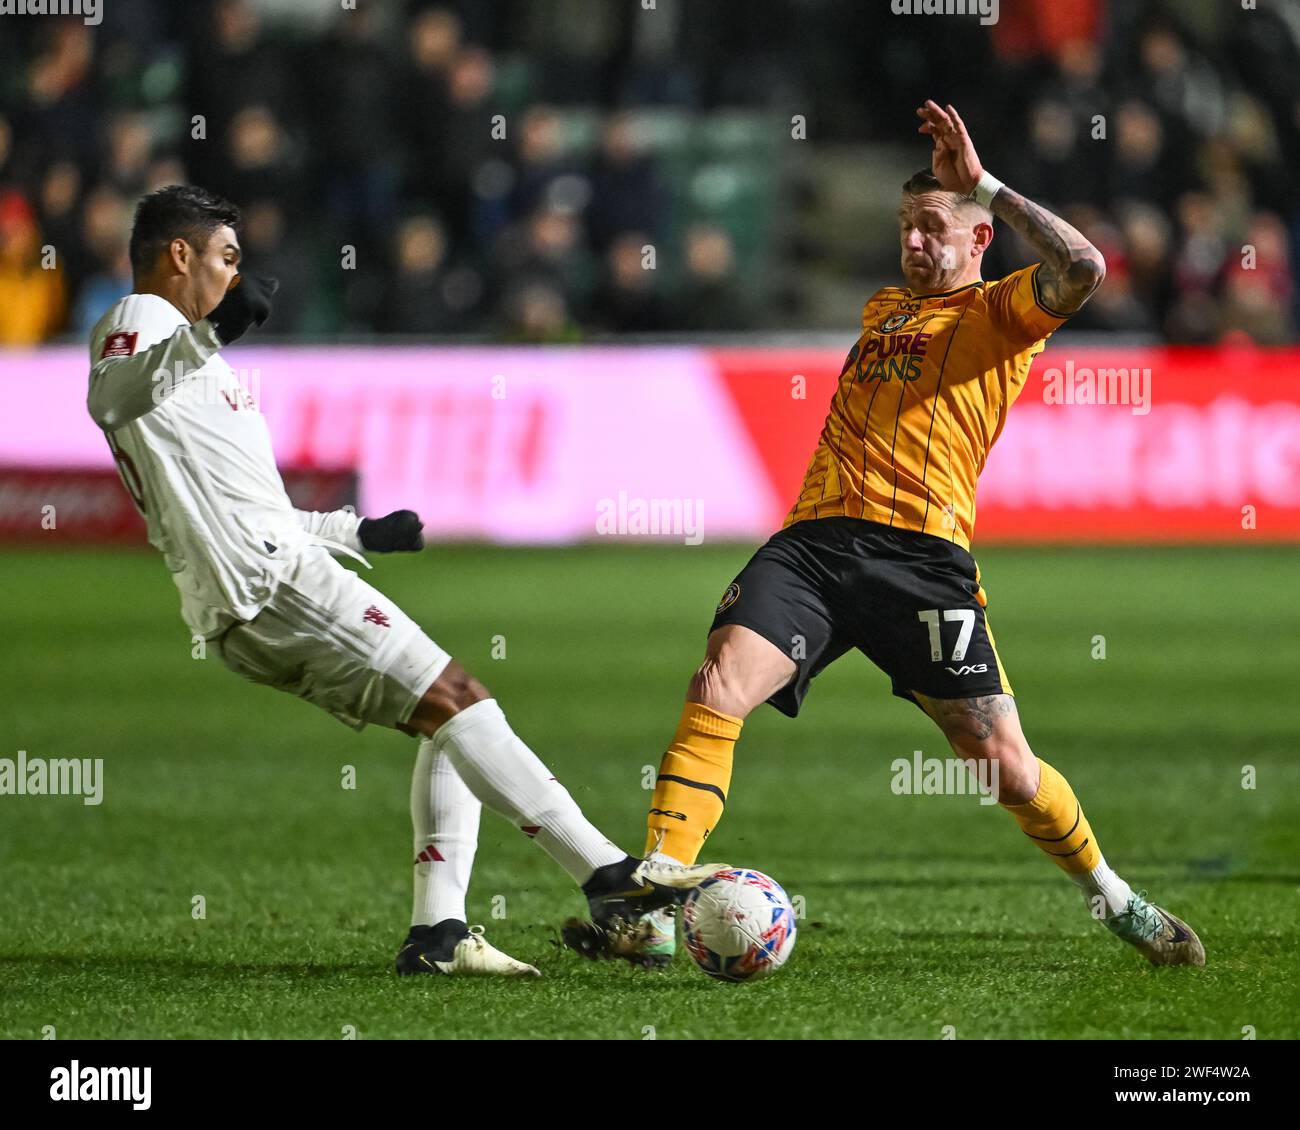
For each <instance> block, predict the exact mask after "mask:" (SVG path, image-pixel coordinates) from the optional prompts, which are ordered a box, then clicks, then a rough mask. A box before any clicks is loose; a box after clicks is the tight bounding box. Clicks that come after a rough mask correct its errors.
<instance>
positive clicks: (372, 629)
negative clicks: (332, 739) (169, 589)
mask: <svg viewBox="0 0 1300 1130" xmlns="http://www.w3.org/2000/svg"><path fill="white" fill-rule="evenodd" d="M215 643H216V646H217V650H218V652H219V654H220V655H221V659H222V661H223V662H224V663H225V664H226V666H227V667H229V668H230V669H231V670H232V671H234V672H235V673H236V674H239V675H243V676H244V678H246V679H250V680H252V681H253V682H254V683H262V684H264V685H266V686H270V687H275V688H276V689H277V690H282V691H288V692H289V693H290V694H296V695H297V696H298V697H299V698H305V699H306V700H307V701H308V702H314V703H315V704H316V705H317V706H319V707H320V708H321V709H322V710H327V711H329V713H331V714H332V715H334V717H335V718H337V719H338V720H339V721H340V722H343V723H345V724H346V725H348V726H351V727H352V728H353V729H354V730H363V729H365V728H366V726H367V725H370V724H375V725H381V726H389V727H391V726H394V725H395V724H396V723H398V722H405V721H406V720H407V719H408V718H410V716H411V712H412V711H413V710H414V709H415V705H416V703H417V702H419V701H420V698H421V696H422V695H423V694H424V692H425V691H426V690H428V689H429V687H430V685H431V684H432V683H433V682H434V680H436V679H437V678H438V676H439V675H441V674H442V672H443V669H444V668H445V667H446V666H447V664H448V663H449V662H451V656H450V655H448V654H447V653H446V652H445V651H443V650H442V648H440V647H439V646H438V645H437V644H436V643H434V642H433V640H431V639H429V637H428V636H426V635H425V634H424V631H423V630H422V629H421V628H420V625H419V624H417V623H416V622H415V621H414V620H412V619H411V618H410V617H409V616H408V615H407V614H406V613H405V612H403V611H402V610H401V609H400V608H398V607H397V605H396V604H395V603H394V602H393V601H391V600H389V599H388V597H386V596H384V594H383V593H381V592H380V591H379V590H378V589H376V588H374V587H373V586H372V585H369V584H367V583H366V582H365V581H363V580H362V579H361V578H360V577H358V576H357V575H356V574H355V573H353V572H352V571H351V570H348V569H345V568H343V566H342V565H340V564H339V563H338V562H337V561H335V560H334V558H332V557H331V556H330V555H329V553H328V552H327V551H326V550H325V549H323V548H321V547H320V546H310V547H308V548H306V549H304V550H303V551H302V553H301V555H300V557H299V560H298V563H297V564H296V565H295V566H294V568H293V570H292V572H290V573H289V574H288V575H287V576H286V577H285V578H284V579H283V580H282V581H281V582H280V585H279V586H278V587H277V589H276V590H275V594H274V595H273V596H272V597H271V600H270V602H269V603H268V604H267V605H266V607H265V608H263V609H262V611H261V612H259V613H258V614H257V616H256V617H254V618H253V619H252V620H249V621H247V622H245V623H240V624H235V625H233V626H232V627H231V628H229V629H228V630H227V631H226V632H225V633H224V634H222V635H221V636H219V637H217V639H216V641H215Z"/></svg>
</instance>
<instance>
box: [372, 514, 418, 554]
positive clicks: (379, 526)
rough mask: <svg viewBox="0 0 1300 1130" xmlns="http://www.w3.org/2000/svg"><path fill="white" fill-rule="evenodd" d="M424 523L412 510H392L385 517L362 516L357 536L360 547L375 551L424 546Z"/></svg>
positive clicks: (413, 549)
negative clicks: (422, 531)
mask: <svg viewBox="0 0 1300 1130" xmlns="http://www.w3.org/2000/svg"><path fill="white" fill-rule="evenodd" d="M422 529H424V523H423V522H421V521H420V516H419V515H418V514H417V513H416V512H415V511H414V510H394V511H393V512H392V513H391V514H389V515H388V516H387V517H385V518H362V519H361V525H359V526H358V527H357V538H358V539H359V540H360V542H361V548H362V549H370V550H374V552H376V553H393V552H394V551H396V550H410V551H415V550H417V549H423V548H424V535H423V534H421V533H420V531H421V530H422Z"/></svg>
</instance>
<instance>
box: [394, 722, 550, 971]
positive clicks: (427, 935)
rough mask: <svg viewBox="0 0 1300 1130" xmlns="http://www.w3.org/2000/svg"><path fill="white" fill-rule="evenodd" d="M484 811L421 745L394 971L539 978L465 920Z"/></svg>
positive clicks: (444, 760) (428, 743)
mask: <svg viewBox="0 0 1300 1130" xmlns="http://www.w3.org/2000/svg"><path fill="white" fill-rule="evenodd" d="M482 810H483V806H482V805H481V804H480V803H479V801H478V798H477V797H475V796H474V794H473V793H472V792H470V791H469V788H468V787H467V786H466V784H465V782H464V781H462V780H461V779H460V776H459V774H458V773H457V772H456V769H455V767H454V766H453V765H452V763H451V759H450V758H449V757H448V756H447V755H446V754H445V753H440V752H439V751H438V750H437V749H435V748H434V745H433V741H432V739H430V738H422V739H421V740H420V752H419V755H418V756H417V757H416V759H415V770H414V772H413V773H412V775H411V826H412V828H413V829H414V833H415V844H414V848H413V850H414V852H415V864H414V866H415V890H414V898H413V902H412V907H411V931H410V933H409V934H407V936H406V940H405V941H404V942H403V943H402V948H401V949H400V950H399V951H398V954H397V972H398V973H401V974H407V973H450V974H453V975H457V976H464V975H482V974H496V975H498V976H504V977H521V976H533V977H535V976H538V971H537V970H536V969H535V968H534V967H533V966H531V965H527V964H525V963H524V962H522V961H516V960H515V959H514V958H513V957H510V956H509V955H507V954H504V953H502V952H501V951H500V950H498V949H496V948H495V947H494V946H492V945H491V944H490V943H489V942H488V941H487V939H485V938H484V937H483V936H482V935H483V928H482V927H481V926H479V927H470V926H469V925H468V923H467V922H466V915H465V895H466V892H467V891H468V890H469V878H470V873H471V872H472V871H473V869H474V855H475V852H476V851H477V850H478V827H479V816H480V814H481V812H482Z"/></svg>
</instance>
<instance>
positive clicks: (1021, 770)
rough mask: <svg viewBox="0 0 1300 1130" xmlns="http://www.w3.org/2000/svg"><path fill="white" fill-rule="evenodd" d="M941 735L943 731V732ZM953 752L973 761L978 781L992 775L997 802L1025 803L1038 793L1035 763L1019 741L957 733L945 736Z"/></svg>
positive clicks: (1023, 744)
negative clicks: (979, 778)
mask: <svg viewBox="0 0 1300 1130" xmlns="http://www.w3.org/2000/svg"><path fill="white" fill-rule="evenodd" d="M945 733H947V731H946V730H945ZM948 741H949V744H950V745H951V746H952V750H953V752H954V753H955V754H956V755H957V756H958V757H960V758H961V759H962V760H963V761H972V762H975V764H976V766H977V771H978V773H979V774H980V776H981V779H983V780H988V779H989V777H990V775H994V774H995V777H994V786H995V791H996V793H997V798H998V801H999V802H1000V803H1002V804H1027V803H1028V802H1029V801H1031V800H1033V799H1034V795H1035V794H1036V793H1037V792H1038V761H1037V759H1036V758H1035V757H1034V754H1033V751H1032V750H1031V749H1030V748H1029V746H1028V745H1026V744H1025V743H1024V741H1023V740H1020V741H1017V740H1015V739H1014V738H1010V737H1003V736H990V737H985V738H980V737H976V736H974V735H972V734H970V733H969V732H965V731H961V732H957V733H949V734H948Z"/></svg>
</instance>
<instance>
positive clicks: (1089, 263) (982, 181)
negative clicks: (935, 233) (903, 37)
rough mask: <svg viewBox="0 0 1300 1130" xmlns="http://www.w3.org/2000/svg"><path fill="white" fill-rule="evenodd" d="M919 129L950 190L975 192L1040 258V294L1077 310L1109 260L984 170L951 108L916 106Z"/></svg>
mask: <svg viewBox="0 0 1300 1130" xmlns="http://www.w3.org/2000/svg"><path fill="white" fill-rule="evenodd" d="M916 112H917V114H918V116H919V117H920V118H921V125H920V127H919V130H918V132H920V133H924V134H928V135H929V136H930V137H931V138H932V139H933V141H934V151H933V152H932V153H931V156H930V167H931V168H932V169H933V170H934V175H935V176H936V177H938V178H939V183H940V184H942V185H943V187H944V188H945V189H947V190H948V191H949V192H960V193H962V194H963V195H965V196H971V195H973V196H974V197H975V198H976V199H977V200H978V201H979V202H980V203H981V204H983V205H984V206H985V207H987V208H988V209H989V210H990V211H991V212H992V213H993V215H995V216H997V217H998V218H999V219H1001V220H1005V221H1006V222H1007V224H1009V225H1010V226H1011V227H1012V228H1013V229H1014V230H1015V231H1017V232H1019V233H1020V235H1021V236H1023V237H1024V239H1025V240H1026V242H1028V243H1029V245H1030V246H1031V247H1032V248H1033V249H1034V250H1035V251H1036V252H1038V254H1039V255H1040V256H1042V261H1043V265H1042V267H1040V268H1039V271H1038V289H1039V298H1040V300H1041V301H1042V303H1043V305H1044V306H1047V307H1048V308H1050V309H1051V310H1053V311H1055V312H1056V313H1058V314H1073V313H1074V312H1075V311H1076V310H1078V309H1079V308H1080V307H1081V306H1082V305H1083V304H1084V303H1085V302H1087V301H1088V299H1089V298H1090V297H1091V296H1092V293H1093V291H1095V290H1096V289H1097V287H1099V286H1100V285H1101V281H1102V279H1104V278H1105V277H1106V260H1105V259H1104V258H1102V254H1101V252H1100V251H1098V250H1097V249H1096V248H1095V247H1094V246H1093V245H1092V244H1091V243H1089V242H1088V240H1087V239H1085V238H1084V237H1083V235H1081V234H1080V233H1079V232H1078V231H1077V230H1075V229H1074V228H1073V227H1071V226H1070V225H1069V224H1067V223H1066V222H1065V221H1064V220H1063V219H1061V218H1060V217H1059V216H1054V215H1053V214H1052V213H1051V212H1049V211H1048V210H1047V209H1046V208H1043V207H1041V206H1040V205H1038V204H1035V203H1034V202H1033V201H1032V200H1028V199H1026V198H1025V197H1024V196H1021V195H1020V193H1018V192H1016V191H1015V190H1014V189H1010V188H1008V187H1007V186H1006V185H1004V184H1003V183H1002V182H1001V181H999V180H998V179H997V178H996V177H993V176H991V175H990V174H988V173H986V172H985V170H984V166H983V165H982V164H980V159H979V156H978V155H977V154H976V152H975V146H974V144H973V143H972V141H971V139H970V134H968V133H967V132H966V125H965V123H964V122H963V121H962V120H961V116H960V115H959V114H958V113H957V111H956V109H954V108H953V107H952V106H947V107H943V108H940V106H939V105H938V103H936V102H934V101H932V100H928V101H927V102H926V104H925V105H924V106H921V107H919V108H918V109H917V111H916Z"/></svg>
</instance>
